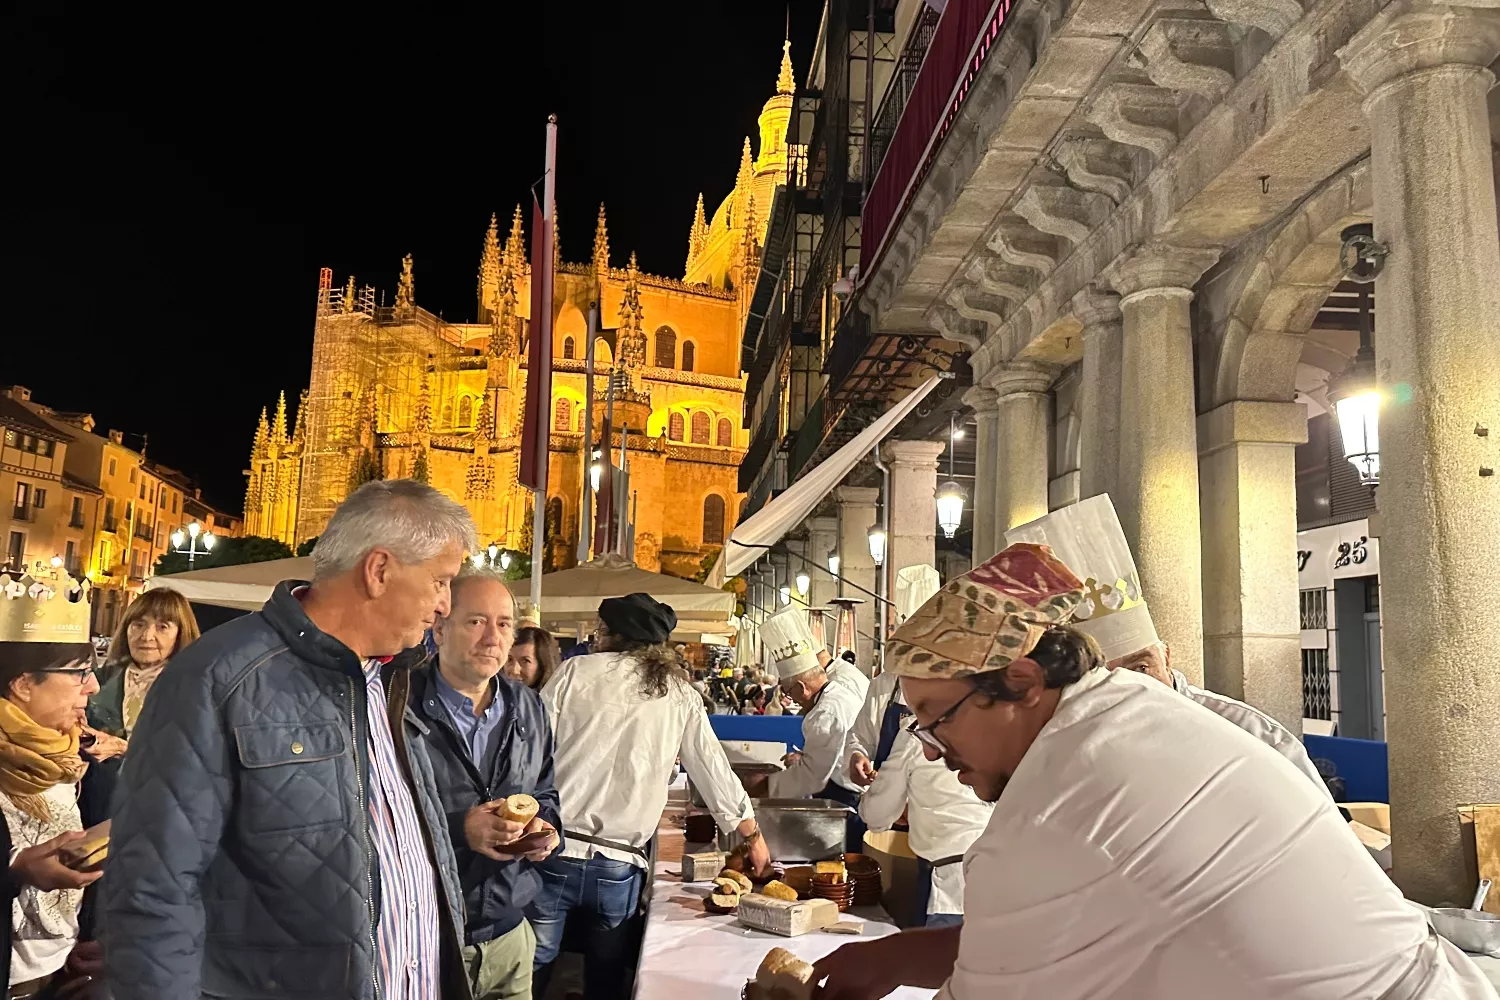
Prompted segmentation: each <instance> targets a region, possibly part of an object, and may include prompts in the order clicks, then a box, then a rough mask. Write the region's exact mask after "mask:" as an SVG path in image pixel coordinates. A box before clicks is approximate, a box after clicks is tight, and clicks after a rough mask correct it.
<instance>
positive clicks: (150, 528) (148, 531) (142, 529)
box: [135, 524, 156, 542]
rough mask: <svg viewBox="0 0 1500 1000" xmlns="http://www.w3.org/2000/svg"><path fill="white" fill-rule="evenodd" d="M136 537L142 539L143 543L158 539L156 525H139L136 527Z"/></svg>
mask: <svg viewBox="0 0 1500 1000" xmlns="http://www.w3.org/2000/svg"><path fill="white" fill-rule="evenodd" d="M135 537H137V538H139V539H142V540H143V541H147V542H149V541H151V540H152V539H153V538H155V537H156V525H154V524H137V525H136V526H135Z"/></svg>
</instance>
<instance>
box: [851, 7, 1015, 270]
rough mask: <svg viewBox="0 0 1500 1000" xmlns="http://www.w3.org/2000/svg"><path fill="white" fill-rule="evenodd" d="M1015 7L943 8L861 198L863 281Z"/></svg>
mask: <svg viewBox="0 0 1500 1000" xmlns="http://www.w3.org/2000/svg"><path fill="white" fill-rule="evenodd" d="M1015 3H1016V0H949V2H948V5H947V7H945V8H944V9H943V13H942V16H941V17H940V18H939V19H938V23H937V26H936V28H935V29H934V30H933V35H932V41H931V44H930V45H929V46H928V47H927V53H926V56H925V57H924V58H923V60H922V69H921V71H920V72H919V73H918V74H917V78H916V80H915V81H914V82H913V83H912V85H911V92H910V94H909V95H908V97H907V99H906V102H905V104H904V106H903V107H902V109H901V113H900V115H899V116H898V117H897V121H896V124H895V126H894V128H893V130H892V133H891V138H890V139H889V140H888V141H887V143H886V149H885V154H884V158H883V160H882V162H881V164H880V168H879V171H878V172H877V173H876V175H875V181H874V183H873V184H872V185H871V186H870V194H869V197H867V198H866V199H865V205H864V213H863V214H864V224H863V225H862V227H861V232H862V233H863V234H864V238H863V240H862V242H861V245H860V261H859V272H860V274H862V275H867V276H868V275H869V274H871V273H872V272H873V271H874V268H875V265H876V264H877V263H878V262H879V260H880V256H881V254H883V253H884V252H885V246H886V243H887V241H888V240H889V238H890V234H891V231H892V230H894V229H895V227H896V226H897V225H898V224H899V223H900V221H901V218H902V216H903V215H905V214H906V209H907V207H908V206H909V205H910V204H911V199H912V197H913V195H914V194H915V192H916V191H917V189H918V188H919V187H920V186H921V184H922V180H923V178H925V177H926V176H927V171H928V170H929V169H930V168H931V167H932V163H933V160H934V158H935V157H936V155H937V152H938V150H939V149H941V148H942V143H943V139H944V138H946V137H947V134H948V130H949V129H950V128H951V127H952V125H953V122H954V121H955V120H956V119H957V118H958V113H959V111H960V110H962V108H963V106H964V102H965V101H966V100H967V99H968V97H969V94H970V92H971V91H972V89H973V88H972V86H971V85H972V84H973V82H974V79H975V77H977V76H978V75H979V73H980V72H981V71H982V70H983V68H984V65H985V62H986V61H987V59H988V57H989V55H990V53H991V52H993V51H994V49H995V42H996V41H997V40H998V39H999V38H1000V33H1001V31H1002V30H1003V28H1004V26H1005V22H1006V18H1007V15H1009V13H1010V10H1011V7H1012V6H1013V5H1014V4H1015ZM882 110H883V109H882ZM892 114H894V112H892Z"/></svg>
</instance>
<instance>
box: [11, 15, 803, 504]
mask: <svg viewBox="0 0 1500 1000" xmlns="http://www.w3.org/2000/svg"><path fill="white" fill-rule="evenodd" d="M425 6H426V9H423V8H424V5H415V4H402V5H370V4H363V5H342V4H318V5H298V6H297V7H288V8H287V9H285V10H277V9H274V8H272V7H270V6H252V7H244V6H240V7H229V8H217V9H216V8H212V7H202V6H193V7H181V8H167V7H163V6H161V5H140V4H128V5H112V4H91V5H83V4H66V3H62V2H54V3H38V2H26V0H23V2H19V3H17V4H15V5H13V6H12V7H11V10H12V11H13V13H12V14H11V15H10V16H9V17H8V18H7V20H6V26H5V30H4V36H3V39H4V40H3V44H4V49H3V60H4V62H5V63H6V68H5V69H4V70H3V72H4V73H5V74H6V77H7V79H6V80H5V86H6V93H7V98H6V102H7V104H8V105H9V107H8V109H7V112H6V116H7V118H8V123H7V126H6V128H5V130H4V131H5V133H7V135H6V139H7V141H6V142H4V143H3V144H0V146H3V147H8V152H6V153H4V154H0V162H3V163H4V165H5V172H6V173H7V174H8V175H10V177H11V180H10V181H9V182H8V183H7V184H6V185H5V186H4V188H3V189H0V190H3V191H4V192H5V194H4V196H3V202H4V207H3V209H0V213H3V215H0V218H3V220H4V222H3V228H0V245H3V251H4V254H5V263H4V277H5V282H4V285H5V290H4V292H3V295H4V300H5V306H4V315H3V317H0V384H10V383H13V382H14V383H20V384H22V385H26V386H29V387H30V388H31V390H32V392H33V394H34V397H35V398H37V399H38V400H40V401H42V402H45V403H48V404H50V405H53V406H56V407H57V408H59V409H65V410H88V411H90V412H92V413H94V415H95V417H96V419H97V420H98V422H99V424H100V425H101V430H102V428H105V427H117V428H121V429H124V430H126V431H127V432H130V433H133V434H141V433H145V434H149V436H150V450H149V453H150V455H151V456H152V457H153V458H157V459H159V460H160V461H163V462H166V463H168V464H170V465H173V466H176V467H178V468H182V469H185V470H187V471H188V472H190V473H192V474H194V475H196V476H197V477H198V479H199V480H200V481H201V483H202V484H203V487H204V492H205V496H206V497H207V498H208V499H210V500H211V501H213V502H215V503H217V504H219V505H221V506H225V507H227V508H229V509H231V510H236V511H237V510H238V509H239V506H240V504H241V502H242V500H243V496H244V480H243V477H242V476H241V474H240V473H241V470H242V469H243V468H244V465H245V459H246V457H247V455H248V451H249V447H250V438H251V433H252V432H253V430H254V421H255V417H256V415H257V414H258V412H259V409H260V407H261V406H263V405H267V404H270V403H274V401H275V398H276V394H277V392H278V391H280V390H281V389H283V388H284V389H286V390H287V394H288V397H289V398H291V399H295V397H296V393H297V392H298V391H299V390H300V389H302V388H303V387H305V386H306V384H307V376H308V365H309V360H310V350H311V340H312V320H313V302H314V296H315V292H316V287H317V274H318V269H319V268H320V267H325V266H326V267H331V268H333V270H334V273H335V275H336V279H335V280H337V281H338V282H340V283H342V282H343V281H344V280H345V279H346V278H347V276H348V274H349V273H350V272H351V271H352V272H353V273H355V274H356V275H357V276H358V277H359V279H360V283H361V284H364V283H367V282H368V283H371V284H374V285H376V286H377V287H379V288H381V289H383V290H385V292H386V294H387V295H389V294H390V292H391V290H392V289H394V286H395V281H396V274H397V271H398V270H399V266H400V259H401V256H402V255H403V254H406V253H411V254H412V255H413V256H414V259H415V264H416V279H417V300H418V302H419V303H420V304H421V305H423V306H424V307H426V308H427V309H430V310H432V311H434V312H441V313H443V314H444V315H446V316H447V317H448V318H450V319H453V320H458V321H466V320H472V319H473V318H474V308H475V302H474V292H475V275H476V269H477V266H478V260H479V251H480V243H481V240H482V238H483V234H484V228H485V225H486V224H487V223H488V220H489V216H490V213H491V212H499V213H500V216H501V219H502V221H508V219H509V216H510V213H511V211H512V209H513V208H514V206H515V205H516V204H517V203H518V202H521V201H522V200H523V199H525V198H527V197H528V195H527V189H528V188H529V187H530V185H531V184H532V182H533V181H535V180H536V179H537V178H538V177H539V176H540V175H541V172H542V156H543V146H542V140H543V125H544V123H545V120H546V116H547V115H548V114H549V113H555V114H557V115H558V117H559V121H560V141H559V163H558V211H559V219H560V232H561V238H562V245H563V253H564V256H565V257H566V258H568V259H570V260H584V259H586V258H587V256H588V252H589V247H590V245H591V243H592V239H593V231H594V219H595V215H596V213H597V211H598V205H599V202H600V201H601V200H602V201H604V202H606V204H607V206H608V212H609V231H610V244H611V247H612V248H613V251H614V257H615V263H616V264H617V265H620V266H623V264H624V260H625V256H626V255H627V254H628V253H629V251H630V250H631V249H634V250H636V251H637V253H638V255H639V259H640V263H641V266H642V268H644V269H645V270H647V271H651V272H655V273H659V274H667V275H674V276H677V275H680V274H681V271H682V267H683V262H684V256H685V254H686V248H687V232H688V226H689V224H690V222H691V221H692V211H693V204H694V201H695V200H696V198H697V195H698V192H699V191H700V190H701V191H703V192H704V195H705V199H706V203H707V204H708V206H709V210H710V211H712V208H713V205H714V204H716V203H717V201H718V200H719V199H720V198H722V197H723V196H724V195H725V194H726V193H728V191H729V189H730V188H731V187H732V186H733V183H734V175H735V170H736V168H737V166H738V164H739V154H740V146H741V143H742V137H743V136H745V135H746V134H750V135H752V136H754V135H755V131H756V127H755V119H756V116H757V114H758V113H759V111H760V107H761V104H762V103H763V102H764V101H765V99H766V98H767V97H768V96H770V94H771V92H772V91H773V90H774V86H775V80H776V72H777V68H778V66H779V62H780V49H781V45H780V43H781V38H782V34H783V30H784V27H785V19H786V11H787V8H786V5H785V4H784V3H780V2H773V3H756V4H751V5H746V4H725V3H714V2H710V3H677V2H670V3H668V2H651V3H632V4H603V3H557V2H553V3H550V4H547V5H545V6H541V5H535V6H533V5H525V4H520V3H505V4H494V5H485V7H486V8H487V9H489V10H491V11H493V13H487V14H482V15H481V14H476V13H473V11H474V10H478V9H480V8H479V5H462V6H460V5H456V4H454V5H447V8H448V12H446V13H444V12H436V11H434V10H433V8H432V6H431V5H425ZM440 6H441V5H440ZM821 9H822V4H821V3H820V2H819V0H793V2H792V4H791V25H792V55H793V59H794V62H795V64H796V68H797V74H798V77H799V80H800V79H801V78H803V77H805V75H806V71H807V63H808V56H809V53H810V51H811V48H812V44H813V39H814V36H815V34H816V31H817V21H818V17H819V15H820V13H821ZM215 10H222V11H223V13H209V12H212V11H215ZM314 11H316V13H314ZM211 18H212V19H211ZM129 442H130V439H127V443H129ZM137 443H138V441H137Z"/></svg>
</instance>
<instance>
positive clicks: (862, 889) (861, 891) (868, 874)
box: [844, 854, 881, 906]
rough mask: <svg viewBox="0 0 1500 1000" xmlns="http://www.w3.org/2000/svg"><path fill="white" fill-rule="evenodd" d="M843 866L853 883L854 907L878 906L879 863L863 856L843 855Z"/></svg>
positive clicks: (879, 893) (879, 896) (879, 897)
mask: <svg viewBox="0 0 1500 1000" xmlns="http://www.w3.org/2000/svg"><path fill="white" fill-rule="evenodd" d="M844 866H845V867H846V868H847V869H848V870H849V879H850V881H852V882H853V883H854V905H855V906H879V905H880V899H881V891H880V862H878V861H876V860H875V859H874V858H872V857H869V856H868V855H865V854H845V855H844Z"/></svg>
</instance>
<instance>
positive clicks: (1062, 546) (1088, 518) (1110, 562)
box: [1005, 494, 1159, 660]
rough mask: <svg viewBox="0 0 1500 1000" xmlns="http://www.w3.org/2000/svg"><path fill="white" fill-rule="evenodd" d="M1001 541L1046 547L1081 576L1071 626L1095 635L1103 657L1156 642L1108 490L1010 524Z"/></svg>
mask: <svg viewBox="0 0 1500 1000" xmlns="http://www.w3.org/2000/svg"><path fill="white" fill-rule="evenodd" d="M1005 540H1006V542H1007V543H1010V544H1015V543H1016V542H1033V543H1036V544H1039V545H1045V546H1047V547H1048V548H1050V549H1051V550H1052V552H1053V554H1054V555H1056V556H1057V558H1059V559H1061V560H1062V561H1063V562H1064V563H1066V564H1067V565H1068V567H1069V568H1070V569H1071V570H1073V572H1075V573H1077V574H1078V575H1079V576H1081V577H1082V578H1083V589H1084V600H1083V603H1082V604H1080V605H1079V607H1078V611H1077V613H1076V614H1075V615H1074V616H1073V621H1072V623H1071V624H1072V625H1073V627H1074V628H1076V629H1078V630H1079V631H1080V632H1087V633H1088V634H1089V635H1091V636H1093V637H1094V640H1095V641H1096V642H1098V643H1099V648H1100V649H1101V650H1103V652H1104V658H1105V659H1106V660H1114V659H1118V658H1119V657H1122V656H1129V655H1130V654H1131V653H1134V652H1137V651H1138V650H1142V649H1145V648H1146V647H1147V646H1151V645H1153V644H1155V643H1156V642H1157V641H1159V640H1158V639H1157V635H1156V626H1155V625H1154V624H1153V623H1152V621H1151V612H1150V610H1149V609H1148V608H1147V607H1146V602H1145V601H1144V600H1143V599H1142V597H1141V578H1140V574H1138V573H1137V572H1136V568H1135V558H1134V557H1133V556H1132V555H1131V554H1130V543H1129V542H1127V541H1126V540H1125V532H1124V530H1123V529H1122V528H1121V527H1120V518H1119V516H1118V515H1117V514H1116V513H1115V505H1114V503H1113V502H1112V501H1111V500H1110V499H1109V496H1108V494H1100V495H1099V496H1095V497H1089V498H1088V499H1087V500H1084V501H1082V502H1080V503H1075V504H1071V505H1069V506H1067V507H1063V508H1061V509H1059V510H1055V511H1053V512H1052V513H1050V514H1048V515H1046V516H1045V517H1039V518H1037V519H1036V520H1035V521H1030V522H1028V523H1026V524H1023V525H1021V526H1020V527H1018V528H1012V529H1011V530H1010V531H1007V532H1006V533H1005Z"/></svg>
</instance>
